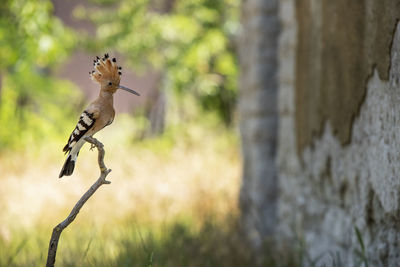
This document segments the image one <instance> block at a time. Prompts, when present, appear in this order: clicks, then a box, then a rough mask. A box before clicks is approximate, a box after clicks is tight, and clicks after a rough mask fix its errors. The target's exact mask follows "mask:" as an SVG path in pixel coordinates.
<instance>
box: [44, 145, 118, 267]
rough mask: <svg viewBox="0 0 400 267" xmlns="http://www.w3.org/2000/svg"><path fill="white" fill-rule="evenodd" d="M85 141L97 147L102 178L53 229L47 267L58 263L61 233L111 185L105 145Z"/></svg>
mask: <svg viewBox="0 0 400 267" xmlns="http://www.w3.org/2000/svg"><path fill="white" fill-rule="evenodd" d="M85 140H86V141H87V142H89V143H91V144H92V146H95V147H97V150H98V158H97V161H98V164H99V168H100V177H99V179H97V181H96V182H95V183H94V184H93V185H92V186H91V187H90V188H89V189H88V190H87V191H86V193H85V194H84V195H83V196H82V197H81V198H80V199H79V201H78V202H77V203H76V204H75V206H74V208H73V209H72V211H71V213H70V214H69V215H68V217H67V218H66V219H65V220H64V221H62V222H61V223H59V224H58V225H57V226H56V227H54V229H53V233H52V234H51V239H50V244H49V252H48V255H47V263H46V267H50V266H54V263H55V261H56V253H57V246H58V241H59V239H60V235H61V232H62V231H63V230H64V229H65V228H67V226H68V225H70V223H72V222H73V221H74V220H75V218H76V216H77V215H78V213H79V211H80V210H81V208H82V206H83V205H84V204H85V203H86V201H87V200H88V199H89V198H90V197H91V196H92V195H93V194H94V192H96V190H97V189H98V188H99V187H100V186H102V185H103V184H110V183H111V182H110V181H107V180H106V177H107V175H108V174H109V173H110V172H111V169H107V167H106V165H105V164H104V154H105V151H104V145H103V144H102V143H101V142H99V141H98V140H97V139H96V138H93V137H85Z"/></svg>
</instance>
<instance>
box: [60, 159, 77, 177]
mask: <svg viewBox="0 0 400 267" xmlns="http://www.w3.org/2000/svg"><path fill="white" fill-rule="evenodd" d="M75 161H76V157H75V159H72V155H71V153H70V154H69V155H68V157H67V160H66V161H65V163H64V165H63V167H62V169H61V172H60V175H59V176H58V178H61V177H63V176H64V175H65V176H70V175H71V174H72V173H73V172H74V168H75Z"/></svg>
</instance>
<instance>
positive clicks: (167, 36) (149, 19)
mask: <svg viewBox="0 0 400 267" xmlns="http://www.w3.org/2000/svg"><path fill="white" fill-rule="evenodd" d="M97 2H98V1H97ZM101 2H103V1H101ZM106 2H107V3H109V2H110V1H106ZM115 2H116V3H117V6H116V7H115V6H112V7H108V6H107V7H105V8H103V9H95V10H86V11H85V10H84V9H78V10H77V11H76V14H77V15H78V16H80V17H90V18H91V19H92V20H93V21H94V22H95V23H96V24H97V25H98V28H97V38H96V40H95V41H92V42H90V43H89V47H90V48H91V49H94V50H101V49H104V48H107V49H116V50H118V51H120V52H122V53H124V55H125V57H126V58H127V59H128V61H129V62H130V64H131V65H132V66H134V67H136V68H137V69H138V68H143V67H149V65H150V66H151V67H153V68H155V69H157V70H161V71H162V72H163V73H164V74H165V75H164V77H165V79H164V81H163V82H162V84H161V85H160V86H162V87H163V89H164V90H167V91H168V92H170V93H173V94H175V95H176V96H178V98H180V97H181V96H185V95H187V94H190V95H192V96H194V97H195V98H196V99H197V102H198V103H200V105H201V107H202V108H203V109H205V110H212V111H214V110H215V111H217V112H218V114H219V115H220V117H221V118H222V119H223V121H224V122H226V123H228V124H229V123H230V122H231V120H232V113H233V110H234V103H235V99H236V92H237V84H236V81H237V62H236V56H235V49H234V42H233V39H234V36H235V33H236V29H237V27H238V10H239V9H238V5H239V1H238V0H185V1H184V0H177V1H165V0H163V1H150V0H140V1H130V0H120V1H115ZM182 99H183V100H182V101H184V99H185V98H184V97H183V98H182ZM178 104H179V103H178Z"/></svg>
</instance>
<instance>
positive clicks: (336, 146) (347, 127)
mask: <svg viewBox="0 0 400 267" xmlns="http://www.w3.org/2000/svg"><path fill="white" fill-rule="evenodd" d="M342 2H343V3H342ZM344 2H346V1H319V0H298V1H295V0H282V1H281V2H280V5H281V6H280V17H281V21H282V33H281V37H280V45H279V46H280V54H279V58H280V59H279V66H280V76H279V86H280V88H279V134H278V136H279V144H278V159H277V164H278V174H279V184H280V185H279V187H280V200H279V221H280V231H281V232H280V233H282V234H283V235H287V236H294V233H295V232H297V233H299V234H301V235H302V236H303V237H304V239H305V242H306V244H307V246H308V248H309V252H310V253H311V257H317V256H318V255H321V253H335V252H340V253H341V259H342V260H343V261H345V262H346V264H347V265H350V266H351V265H353V264H355V263H356V262H357V258H356V254H355V253H354V250H355V249H358V248H359V243H358V241H357V238H356V234H355V231H354V227H358V228H359V229H360V231H361V234H362V238H363V240H364V242H365V244H366V246H367V254H368V256H369V260H370V265H371V266H399V265H400V26H399V25H398V23H397V21H398V20H397V19H398V18H397V17H396V15H397V16H399V14H400V12H399V7H398V1H389V0H388V1H378V0H369V1H356V2H357V3H358V5H357V3H356V4H355V3H353V1H351V2H352V4H351V5H350V6H347V5H346V7H345V9H346V11H343V10H342V7H341V6H340V5H341V4H344ZM361 2H362V3H361ZM323 3H325V4H323ZM346 3H350V2H349V1H347V2H346ZM326 5H329V6H326ZM299 8H301V9H302V10H298V9H299ZM327 8H328V11H327V10H326V9H327ZM304 9H305V10H304ZM340 10H342V11H343V12H344V13H343V12H339V11H340ZM302 12H307V14H302ZM346 12H350V13H346ZM299 13H300V14H299ZM342 14H343V16H341V15H342ZM305 15H306V16H305ZM302 16H305V17H302ZM323 16H325V17H323ZM327 19H330V20H334V21H331V22H329V21H326V20H327ZM382 19H383V20H382ZM339 20H340V21H339ZM346 20H349V23H348V24H347V23H346ZM310 21H312V22H313V23H310ZM299 23H302V25H300V24H299ZM303 23H305V24H303ZM305 25H308V26H307V27H305ZM335 25H336V26H335ZM346 25H348V27H349V29H346V27H347V26H346ZM325 27H327V28H325ZM355 29H360V30H361V32H356V33H355V32H354V31H355ZM346 30H349V31H350V33H355V35H354V36H347V35H348V34H349V33H346ZM299 31H304V32H299ZM337 31H340V32H337ZM327 35H330V36H331V37H329V36H328V37H327ZM350 35H351V34H350ZM307 36H308V37H309V38H311V40H308V41H307V40H304V38H307ZM336 36H337V37H338V38H339V39H340V38H353V39H349V40H335V37H336ZM324 38H328V39H329V38H331V40H332V42H333V43H332V42H326V41H324ZM332 38H333V39H332ZM371 38H372V39H371ZM352 44H355V45H356V47H358V49H354V47H351V45H352ZM324 51H325V52H324ZM331 52H332V54H330V53H331ZM302 53H305V54H302ZM331 64H333V65H331ZM325 255H326V256H325V257H324V258H323V259H322V260H321V261H320V262H319V263H321V264H322V263H323V262H326V263H328V266H329V262H330V261H331V260H330V257H329V254H325Z"/></svg>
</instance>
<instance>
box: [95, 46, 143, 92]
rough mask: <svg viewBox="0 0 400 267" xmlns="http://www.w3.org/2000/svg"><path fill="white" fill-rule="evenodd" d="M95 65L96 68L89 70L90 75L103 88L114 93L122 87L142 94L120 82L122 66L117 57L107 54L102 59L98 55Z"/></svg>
mask: <svg viewBox="0 0 400 267" xmlns="http://www.w3.org/2000/svg"><path fill="white" fill-rule="evenodd" d="M93 65H94V70H92V71H91V72H89V75H90V78H91V79H92V80H93V81H95V82H98V83H99V84H100V86H101V90H103V91H107V92H110V93H112V94H114V93H115V92H116V91H117V90H118V89H122V90H125V91H128V92H130V93H132V94H135V95H137V96H140V94H139V93H138V92H136V91H134V90H132V89H129V88H126V87H124V86H122V85H120V84H119V82H120V80H121V75H122V71H121V70H122V68H121V67H120V66H118V65H117V60H116V59H115V58H112V59H110V56H109V55H108V54H105V55H104V57H103V58H101V59H100V58H99V57H96V59H95V60H94V63H93Z"/></svg>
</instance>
